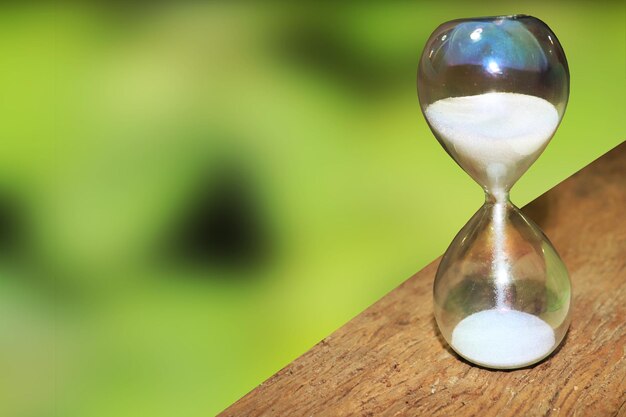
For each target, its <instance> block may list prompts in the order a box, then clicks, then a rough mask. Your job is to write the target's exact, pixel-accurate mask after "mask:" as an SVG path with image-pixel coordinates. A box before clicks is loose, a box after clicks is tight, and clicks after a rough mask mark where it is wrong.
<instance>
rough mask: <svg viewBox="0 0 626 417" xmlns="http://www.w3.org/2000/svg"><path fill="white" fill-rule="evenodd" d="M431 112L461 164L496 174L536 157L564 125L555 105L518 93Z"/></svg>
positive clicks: (442, 103)
mask: <svg viewBox="0 0 626 417" xmlns="http://www.w3.org/2000/svg"><path fill="white" fill-rule="evenodd" d="M425 114H426V118H427V119H428V121H429V123H430V125H431V126H432V128H433V129H434V130H435V131H436V132H437V133H438V135H439V137H440V138H441V139H442V140H443V141H444V142H445V143H446V145H447V146H448V148H452V150H453V151H454V152H455V153H456V154H457V155H458V159H459V163H461V164H462V165H464V166H465V167H468V168H470V169H471V170H474V171H477V172H483V173H487V174H490V175H491V171H494V170H495V171H502V170H503V169H513V168H512V167H515V165H516V164H517V163H518V162H519V161H521V160H522V159H524V158H527V157H529V156H532V155H536V154H537V153H538V152H540V151H541V149H543V147H544V146H545V144H546V143H547V142H548V141H549V140H550V138H551V137H552V135H553V134H554V131H555V130H556V128H557V126H558V124H559V113H558V111H557V109H556V108H555V107H554V106H553V105H552V104H551V103H549V102H548V101H546V100H544V99H542V98H539V97H535V96H530V95H526V94H518V93H486V94H479V95H475V96H466V97H450V98H446V99H442V100H439V101H436V102H435V103H433V104H431V105H429V106H428V107H427V108H426V110H425ZM501 174H502V172H499V173H498V175H501ZM483 185H485V184H483Z"/></svg>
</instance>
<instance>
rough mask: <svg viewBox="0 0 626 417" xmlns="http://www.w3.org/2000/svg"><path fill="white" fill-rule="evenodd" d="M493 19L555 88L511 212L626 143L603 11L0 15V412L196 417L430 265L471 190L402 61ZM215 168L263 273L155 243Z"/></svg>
mask: <svg viewBox="0 0 626 417" xmlns="http://www.w3.org/2000/svg"><path fill="white" fill-rule="evenodd" d="M514 13H526V14H530V15H534V16H536V17H539V18H540V19H542V20H544V21H545V22H547V23H548V24H549V25H550V27H551V28H552V29H553V30H554V32H555V33H556V34H557V35H558V37H559V39H560V41H561V44H562V45H563V48H564V49H565V52H566V54H567V57H568V60H569V65H570V71H571V96H570V102H569V106H568V109H567V112H566V114H565V118H564V120H563V123H562V125H561V127H560V128H559V130H558V132H557V134H556V136H555V137H554V139H553V141H552V143H551V144H550V146H549V147H548V148H547V150H546V151H545V153H544V154H543V155H542V156H541V157H540V158H539V160H538V161H537V162H536V163H535V165H534V166H533V167H532V168H531V169H530V171H529V172H528V173H527V174H526V175H525V176H524V177H523V178H522V179H521V180H520V181H519V183H518V184H517V185H516V187H515V188H514V189H513V200H514V201H515V202H516V203H517V205H520V206H521V205H523V204H525V203H527V202H528V201H530V200H531V199H533V198H535V197H536V196H538V195H539V194H541V193H542V192H544V191H546V190H548V189H549V188H551V187H552V186H554V185H555V184H557V183H558V182H560V181H561V180H563V179H565V178H567V177H568V176H570V175H571V174H572V173H574V172H575V171H577V170H578V169H580V168H582V167H583V166H585V165H587V164H588V163H589V162H591V161H592V160H594V159H595V158H596V157H598V156H600V155H602V154H603V153H605V152H606V151H608V150H609V149H611V148H612V147H614V146H616V145H617V144H619V143H621V142H622V141H623V140H624V138H625V136H626V127H625V123H624V97H625V96H626V33H625V31H626V29H625V26H624V21H625V20H626V11H625V6H624V5H623V4H622V3H621V2H615V3H613V2H570V1H558V2H540V1H536V2H524V4H523V8H522V9H520V4H519V3H514V2H504V1H498V2H495V1H483V2H479V3H475V2H461V1H453V2H450V1H448V2H419V3H418V2H415V3H413V4H409V3H397V4H395V3H394V4H388V3H386V4H380V5H374V4H368V5H362V6H356V5H354V6H352V5H350V6H348V5H346V6H341V7H338V6H331V5H327V6H315V7H313V6H309V7H291V8H290V7H286V6H278V5H273V6H269V5H266V6H260V5H259V6H252V5H245V6H244V5H232V6H226V5H210V6H186V5H183V4H182V3H180V4H174V5H171V6H159V7H156V6H155V7H148V6H146V5H143V6H133V7H130V6H120V5H117V6H108V7H104V6H100V7H96V6H92V7H86V6H82V7H79V6H73V7H69V6H65V7H63V6H55V7H52V6H12V7H7V8H5V9H4V10H3V11H2V14H1V15H0V45H1V46H2V48H1V50H2V51H3V54H2V55H3V56H2V58H1V59H2V60H3V61H4V62H3V65H2V66H1V67H0V73H1V74H2V76H1V78H0V83H1V91H2V93H3V98H4V99H3V100H2V101H0V103H1V104H0V106H1V110H2V115H3V117H2V123H1V124H0V135H1V137H2V138H3V140H2V151H1V152H0V192H1V193H0V196H1V197H2V198H5V199H6V200H7V201H10V202H15V204H16V205H17V207H19V213H21V217H22V218H23V224H24V227H23V235H24V243H23V244H21V245H20V246H19V247H18V248H17V249H15V250H14V251H8V252H6V253H3V255H2V258H1V262H0V369H6V370H8V372H3V376H2V378H0V415H11V416H17V417H22V416H24V417H29V416H48V415H55V416H56V415H58V416H67V417H73V416H84V415H90V416H96V417H97V416H120V417H121V416H137V415H150V416H154V417H158V416H172V415H176V416H180V417H185V416H199V415H210V414H215V413H217V412H219V411H220V410H222V409H223V408H225V407H226V406H228V405H229V404H230V403H232V402H233V401H235V400H236V399H237V398H239V397H241V396H242V395H244V394H245V393H246V392H248V391H249V390H251V389H252V388H254V387H255V386H256V385H257V384H259V383H261V382H262V381H263V380H264V379H266V378H267V377H269V376H270V375H271V374H273V373H274V372H276V371H277V370H279V369H280V368H281V367H283V366H284V365H286V364H287V363H288V362H290V361H291V360H293V359H294V358H295V357H297V356H298V355H300V354H302V353H303V352H305V351H306V350H307V349H309V348H310V347H311V346H312V345H314V344H315V343H316V342H317V341H319V340H320V339H322V338H323V337H324V336H326V335H328V334H329V333H331V332H332V331H333V330H335V329H337V328H338V327H339V326H341V325H342V324H343V323H345V322H346V321H347V320H349V319H350V318H351V317H354V316H355V315H356V314H358V313H359V312H360V311H362V310H363V309H364V308H365V307H367V306H368V305H370V304H371V303H373V302H374V301H376V300H377V299H379V298H380V297H381V296H383V295H384V294H385V293H386V292H388V291H390V290H391V289H393V288H394V287H396V286H397V285H398V284H400V283H401V282H402V281H404V280H405V279H407V278H408V277H409V276H410V275H412V274H413V273H414V272H416V271H418V270H419V269H421V268H422V267H424V266H425V265H426V264H427V263H429V262H430V261H431V260H433V259H434V258H436V257H437V256H438V255H440V254H441V253H442V252H443V251H444V250H445V248H446V247H447V245H448V243H449V242H450V241H451V240H452V238H453V236H454V235H455V233H456V232H457V231H458V230H459V229H460V228H461V227H462V225H463V224H464V223H465V222H466V221H467V220H468V219H469V218H470V216H471V214H472V213H473V212H474V211H475V210H476V209H477V208H478V207H479V206H480V204H481V203H482V193H481V190H480V188H479V187H478V186H477V185H475V184H474V183H473V182H472V181H471V180H470V179H469V177H468V176H467V175H465V174H464V173H463V172H462V171H461V170H460V169H459V168H458V167H457V166H456V165H455V164H454V162H453V161H452V160H451V159H450V158H449V157H448V156H447V155H446V154H445V152H444V151H443V150H442V149H441V147H440V146H439V145H438V143H437V142H436V140H435V139H434V138H433V136H432V134H431V133H430V131H429V130H428V128H427V126H426V124H425V122H424V120H423V117H422V115H421V113H420V110H419V106H418V103H417V97H416V86H415V74H416V67H417V59H418V57H419V54H420V53H421V50H422V47H423V45H424V43H425V41H426V39H427V37H428V36H429V34H430V32H431V31H432V30H433V29H434V28H435V27H436V26H437V25H438V24H439V23H441V22H444V21H447V20H450V19H454V18H459V17H470V16H484V15H500V14H514ZM225 165H228V166H230V167H234V169H235V170H236V171H237V172H238V175H241V176H242V178H244V181H245V182H246V187H247V189H248V190H249V192H248V198H249V201H250V207H251V209H252V210H253V211H254V213H255V215H256V217H258V219H259V220H258V221H259V222H260V223H261V225H262V230H264V232H263V236H264V237H263V239H262V240H261V244H262V245H263V246H264V252H263V255H262V258H263V259H262V261H261V262H253V263H250V264H246V265H244V266H234V267H233V266H232V265H231V266H224V265H220V264H219V263H211V262H205V263H202V262H201V263H197V262H187V261H182V260H180V259H179V258H177V256H176V255H175V253H174V252H175V251H174V250H173V249H169V248H170V247H169V246H168V245H167V241H168V238H167V237H168V236H170V235H169V231H171V230H173V229H176V225H177V224H178V223H177V222H178V221H179V219H180V218H181V216H182V217H184V214H185V213H186V210H187V208H188V206H189V204H190V201H193V200H194V196H195V195H196V193H197V190H198V189H199V188H202V187H209V188H210V187H212V186H213V185H214V183H216V182H219V181H220V178H221V177H220V169H221V168H220V167H223V166H225ZM5 195H6V196H7V197H4V196H5ZM164 248H165V249H164ZM557 250H558V248H557ZM163 251H165V252H163ZM164 253H165V255H164Z"/></svg>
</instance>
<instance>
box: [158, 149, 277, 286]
mask: <svg viewBox="0 0 626 417" xmlns="http://www.w3.org/2000/svg"><path fill="white" fill-rule="evenodd" d="M212 171H213V172H212V174H211V176H210V177H209V178H202V181H200V186H199V187H198V189H197V190H195V192H194V193H193V194H194V195H193V197H192V201H191V204H189V207H187V208H186V209H185V210H184V214H183V216H184V217H183V220H182V222H181V225H180V226H179V228H178V229H177V231H176V233H175V235H174V238H173V242H174V246H175V247H174V248H170V249H169V250H168V253H173V254H175V256H176V257H177V258H179V259H180V260H181V261H183V262H185V261H187V262H191V263H193V264H197V265H201V266H202V265H203V266H207V267H208V266H211V265H215V266H218V267H224V268H230V269H233V268H234V269H241V268H244V269H247V268H255V267H256V268H262V267H263V266H264V265H265V264H267V262H268V261H269V259H268V258H269V256H270V253H271V248H272V241H271V239H270V236H269V234H268V230H267V225H266V224H265V223H264V221H263V219H262V218H261V213H262V209H261V207H259V204H258V201H257V200H256V199H255V195H254V189H253V187H252V183H253V181H252V179H251V178H250V177H249V174H247V173H246V172H245V168H244V167H242V166H241V165H240V164H238V163H236V162H233V161H228V160H226V161H222V162H219V163H218V164H217V168H216V169H214V170H212ZM216 278H219V276H216Z"/></svg>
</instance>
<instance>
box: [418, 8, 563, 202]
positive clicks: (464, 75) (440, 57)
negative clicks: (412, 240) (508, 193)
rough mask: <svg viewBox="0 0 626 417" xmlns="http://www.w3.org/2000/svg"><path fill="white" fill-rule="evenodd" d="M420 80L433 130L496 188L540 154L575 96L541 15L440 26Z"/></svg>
mask: <svg viewBox="0 0 626 417" xmlns="http://www.w3.org/2000/svg"><path fill="white" fill-rule="evenodd" d="M417 80H418V93H419V100H420V105H421V107H422V111H423V112H424V115H425V116H426V119H427V121H428V123H429V125H430V127H431V129H432V131H433V133H434V134H435V136H436V137H437V139H438V140H439V142H440V143H441V144H442V145H443V147H444V148H445V149H446V151H447V152H448V153H449V154H450V155H451V156H452V157H453V158H454V160H455V161H456V162H457V163H458V164H459V165H460V166H461V167H462V168H463V169H464V170H465V171H466V172H467V173H468V174H469V175H471V176H472V178H474V180H476V181H477V182H478V183H479V184H480V185H481V186H483V187H484V188H486V189H489V190H490V191H497V189H506V190H508V189H510V188H511V187H512V186H513V184H514V183H515V182H516V181H517V180H518V179H519V177H520V176H521V175H522V174H523V173H524V172H525V171H526V170H527V169H528V167H529V166H530V165H531V164H532V163H533V162H534V161H535V160H536V159H537V157H538V156H539V155H540V154H541V152H542V151H543V149H545V147H546V145H547V143H548V141H549V140H550V138H551V137H552V135H553V134H554V132H555V130H556V128H557V127H558V124H559V122H560V120H561V118H562V117H563V113H564V112H565V106H566V104H567V99H568V95H569V72H568V67H567V61H566V59H565V54H564V53H563V49H562V48H561V45H560V44H559V41H558V40H557V38H556V36H555V35H554V33H553V32H552V31H551V30H550V28H549V27H548V26H547V25H546V24H545V23H543V22H542V21H541V20H539V19H536V18H534V17H531V16H523V15H515V16H498V17H485V18H472V19H459V20H453V21H450V22H447V23H444V24H442V25H440V26H439V27H438V28H437V29H436V30H435V31H434V32H433V34H432V35H431V36H430V38H429V40H428V42H427V44H426V47H425V48H424V53H423V54H422V57H421V60H420V64H419V73H418V78H417ZM491 139H497V141H493V140H491Z"/></svg>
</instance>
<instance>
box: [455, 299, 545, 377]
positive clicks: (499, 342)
mask: <svg viewBox="0 0 626 417" xmlns="http://www.w3.org/2000/svg"><path fill="white" fill-rule="evenodd" d="M554 343H555V339H554V331H553V330H552V327H550V325H549V324H548V323H546V322H545V321H543V320H541V319H540V318H538V317H536V316H533V315H532V314H528V313H523V312H521V311H512V310H505V311H500V310H484V311H481V312H478V313H474V314H472V315H470V316H468V317H466V318H465V319H463V320H461V322H460V323H459V324H457V326H456V327H455V328H454V330H453V331H452V342H451V345H452V347H453V348H454V350H455V351H457V353H459V354H460V355H461V356H463V357H464V358H466V359H467V360H469V361H471V362H474V363H476V364H478V365H482V366H486V367H491V368H520V367H523V366H526V365H531V364H533V363H535V362H537V361H539V360H541V359H543V358H544V357H545V356H547V355H548V354H549V353H550V352H551V351H552V349H553V347H554Z"/></svg>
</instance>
